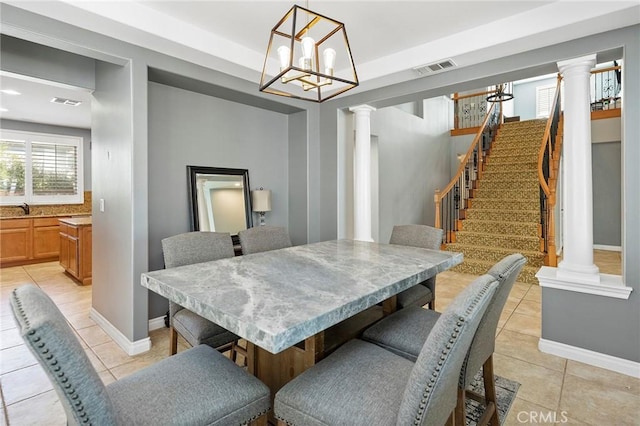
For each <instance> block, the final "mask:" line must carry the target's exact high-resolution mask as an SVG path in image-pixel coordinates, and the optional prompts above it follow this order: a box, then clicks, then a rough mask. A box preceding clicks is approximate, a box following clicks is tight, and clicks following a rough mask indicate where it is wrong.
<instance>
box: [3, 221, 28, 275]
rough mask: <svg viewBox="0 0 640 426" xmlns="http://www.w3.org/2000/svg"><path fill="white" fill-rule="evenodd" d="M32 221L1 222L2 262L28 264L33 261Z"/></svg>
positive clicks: (4, 263)
mask: <svg viewBox="0 0 640 426" xmlns="http://www.w3.org/2000/svg"><path fill="white" fill-rule="evenodd" d="M32 230H33V228H32V221H31V219H3V220H2V222H0V262H1V263H2V265H3V266H4V265H6V264H20V263H27V262H28V261H29V260H31V259H32V247H33V239H32V237H31V235H32Z"/></svg>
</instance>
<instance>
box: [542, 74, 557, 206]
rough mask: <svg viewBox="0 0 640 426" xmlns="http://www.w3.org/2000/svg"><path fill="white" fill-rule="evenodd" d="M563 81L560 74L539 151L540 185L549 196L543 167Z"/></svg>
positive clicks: (549, 190)
mask: <svg viewBox="0 0 640 426" xmlns="http://www.w3.org/2000/svg"><path fill="white" fill-rule="evenodd" d="M561 83H562V76H561V75H560V74H558V83H557V84H556V93H555V96H554V98H553V104H551V109H550V111H551V114H549V119H548V120H547V125H546V127H545V129H544V136H543V137H542V143H541V144H540V150H539V151H538V180H539V181H540V186H541V187H542V190H543V191H544V193H545V195H546V196H547V197H550V196H551V192H552V191H551V189H550V188H549V185H548V184H547V180H546V179H545V177H544V170H543V169H542V167H543V162H544V153H545V151H546V150H547V146H548V145H549V144H550V141H551V124H552V123H553V115H554V111H555V110H556V103H557V102H558V99H559V98H560V85H561ZM549 149H551V147H550V146H549ZM550 154H551V153H550ZM555 192H556V190H555V188H553V193H555Z"/></svg>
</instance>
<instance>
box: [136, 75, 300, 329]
mask: <svg viewBox="0 0 640 426" xmlns="http://www.w3.org/2000/svg"><path fill="white" fill-rule="evenodd" d="M248 123H250V124H251V125H248ZM288 126H289V124H288V116H287V115H284V114H279V113H276V112H271V111H266V110H263V109H259V108H254V107H250V106H247V105H242V104H239V103H235V102H230V101H225V100H221V99H218V98H215V97H212V96H207V95H202V94H199V93H194V92H190V91H187V90H182V89H178V88H175V87H170V86H165V85H162V84H157V83H149V153H148V155H149V212H151V214H150V215H149V269H150V270H155V269H162V268H163V267H164V263H163V258H162V248H161V245H160V240H162V239H163V238H166V237H168V236H171V235H175V234H179V233H182V232H188V231H190V224H191V218H190V216H189V203H190V201H189V196H188V193H187V165H193V166H210V167H229V168H239V169H248V170H249V183H250V186H251V189H257V188H259V187H264V188H265V189H270V190H271V196H272V200H271V211H270V212H268V213H267V214H266V221H267V223H268V224H270V225H276V226H287V224H288V221H289V187H288V183H289V178H288V168H289V164H288V163H289V162H288V158H289V155H288V145H289V142H288V140H289V136H288ZM253 220H254V223H257V222H258V216H257V214H255V213H254V218H253ZM151 294H153V293H151ZM167 307H168V305H167V302H166V301H165V300H164V299H163V298H160V297H157V296H155V295H154V296H152V297H151V298H150V302H149V317H150V318H154V317H158V316H161V315H164V314H165V312H166V311H167Z"/></svg>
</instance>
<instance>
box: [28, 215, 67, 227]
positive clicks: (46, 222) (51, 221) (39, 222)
mask: <svg viewBox="0 0 640 426" xmlns="http://www.w3.org/2000/svg"><path fill="white" fill-rule="evenodd" d="M59 219H61V218H57V217H41V218H37V219H36V218H34V219H33V227H34V228H38V227H40V226H56V225H58V224H59V223H60V222H58V220H59Z"/></svg>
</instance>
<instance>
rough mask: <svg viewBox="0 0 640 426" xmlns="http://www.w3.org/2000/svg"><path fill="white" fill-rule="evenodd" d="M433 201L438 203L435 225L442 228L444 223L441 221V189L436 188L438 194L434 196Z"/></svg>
mask: <svg viewBox="0 0 640 426" xmlns="http://www.w3.org/2000/svg"><path fill="white" fill-rule="evenodd" d="M433 202H434V203H435V204H436V222H435V224H434V226H435V227H436V228H440V229H442V224H441V223H440V190H439V189H436V194H435V195H434V196H433Z"/></svg>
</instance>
